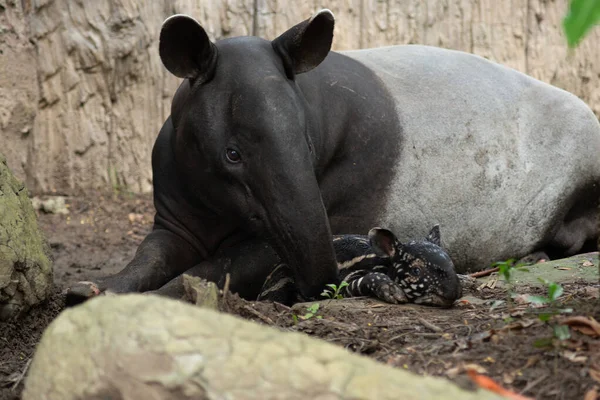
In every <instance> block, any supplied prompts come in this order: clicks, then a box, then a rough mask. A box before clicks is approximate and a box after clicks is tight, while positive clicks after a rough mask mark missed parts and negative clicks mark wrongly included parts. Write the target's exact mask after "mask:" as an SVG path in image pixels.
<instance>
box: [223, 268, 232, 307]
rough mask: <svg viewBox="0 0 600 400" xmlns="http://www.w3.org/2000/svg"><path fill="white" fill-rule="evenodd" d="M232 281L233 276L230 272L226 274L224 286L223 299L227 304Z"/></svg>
mask: <svg viewBox="0 0 600 400" xmlns="http://www.w3.org/2000/svg"><path fill="white" fill-rule="evenodd" d="M230 281H231V276H230V275H229V273H227V274H226V275H225V285H224V286H223V299H222V303H223V304H227V293H229V283H230Z"/></svg>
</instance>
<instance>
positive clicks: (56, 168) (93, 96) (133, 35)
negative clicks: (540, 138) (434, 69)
mask: <svg viewBox="0 0 600 400" xmlns="http://www.w3.org/2000/svg"><path fill="white" fill-rule="evenodd" d="M323 6H325V7H328V8H330V9H331V10H332V11H333V12H334V14H335V16H336V28H335V38H334V48H335V49H338V50H343V49H355V48H365V47H375V46H383V45H390V44H404V43H421V44H429V45H434V46H441V47H447V48H452V49H458V50H464V51H468V52H473V53H476V54H479V55H482V56H485V57H487V58H490V59H492V60H494V61H498V62H500V63H503V64H506V65H508V66H511V67H514V68H516V69H518V70H520V71H522V72H525V73H529V74H531V75H533V76H534V77H536V78H539V79H541V80H543V81H546V82H549V83H552V84H554V85H557V86H559V87H561V88H564V89H566V90H568V91H570V92H573V93H574V94H576V95H578V96H579V97H581V98H582V99H583V100H585V101H586V102H587V103H588V104H589V105H590V106H591V107H592V109H593V110H594V112H596V114H600V73H599V72H598V71H600V52H598V51H597V44H598V43H599V39H600V30H598V29H594V30H592V31H591V32H590V35H589V37H588V38H587V39H586V40H585V41H584V42H583V43H582V44H581V46H580V47H579V48H578V49H577V51H576V52H574V53H573V54H572V55H569V54H568V51H567V46H566V41H565V39H564V36H563V34H562V29H561V19H562V17H563V15H564V13H565V12H566V10H567V0H555V1H547V0H512V1H502V2H498V1H492V0H428V1H421V0H407V1H396V0H330V1H329V2H325V3H323V2H319V1H316V0H310V1H303V2H289V1H288V0H227V1H221V0H203V1H193V0H156V1H145V2H140V1H135V0H80V1H68V0H23V1H18V2H17V1H11V0H0V46H1V47H0V50H1V51H0V143H1V145H2V147H1V150H2V151H3V152H4V154H5V155H6V157H7V159H8V163H9V166H11V168H12V169H13V170H14V172H15V174H16V175H17V177H19V178H21V179H25V180H26V183H27V186H28V187H29V188H30V189H31V190H32V191H34V192H52V191H58V192H64V193H73V192H77V191H80V190H86V189H89V188H103V189H106V188H110V187H113V188H123V189H127V190H131V191H135V192H145V191H149V190H151V179H152V177H151V169H150V154H151V148H152V144H153V142H154V139H155V137H156V135H157V133H158V131H159V129H160V126H161V124H162V123H163V121H164V120H165V118H166V117H167V116H168V114H169V109H170V101H171V96H172V94H173V93H174V91H175V89H176V87H177V84H178V80H177V79H176V78H174V77H171V76H170V75H169V74H168V73H167V72H166V71H165V69H164V68H163V67H162V65H161V62H160V59H159V57H158V50H157V47H158V46H157V39H158V34H159V30H160V26H161V23H162V21H163V20H164V19H165V18H166V17H168V16H169V15H172V14H174V13H187V14H190V15H193V16H194V17H195V18H197V19H198V20H199V21H201V22H202V23H203V25H204V26H205V27H206V29H207V31H208V33H209V35H210V36H211V38H213V39H220V38H223V37H230V36H238V35H257V36H261V37H264V38H267V39H273V38H275V37H276V36H278V35H279V34H281V33H282V32H283V31H285V30H286V29H287V28H289V27H291V26H292V25H294V24H296V23H298V22H300V21H301V20H303V19H305V18H307V17H309V16H310V15H311V14H312V13H313V12H314V11H315V10H317V9H319V8H321V7H323Z"/></svg>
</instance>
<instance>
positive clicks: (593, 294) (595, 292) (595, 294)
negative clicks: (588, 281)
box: [583, 287, 600, 299]
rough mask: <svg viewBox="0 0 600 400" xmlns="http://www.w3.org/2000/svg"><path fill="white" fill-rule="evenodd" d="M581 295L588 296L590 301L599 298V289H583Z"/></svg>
mask: <svg viewBox="0 0 600 400" xmlns="http://www.w3.org/2000/svg"><path fill="white" fill-rule="evenodd" d="M583 293H584V295H585V296H588V297H590V298H592V299H598V298H600V288H598V287H585V288H584V289H583Z"/></svg>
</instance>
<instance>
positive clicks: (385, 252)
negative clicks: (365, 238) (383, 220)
mask: <svg viewBox="0 0 600 400" xmlns="http://www.w3.org/2000/svg"><path fill="white" fill-rule="evenodd" d="M369 241H370V243H371V247H372V248H373V250H374V251H375V253H376V254H377V255H379V256H387V257H393V256H394V255H396V246H399V245H400V242H399V241H398V239H397V238H396V235H394V234H393V233H392V231H390V230H388V229H383V228H373V229H371V230H370V231H369Z"/></svg>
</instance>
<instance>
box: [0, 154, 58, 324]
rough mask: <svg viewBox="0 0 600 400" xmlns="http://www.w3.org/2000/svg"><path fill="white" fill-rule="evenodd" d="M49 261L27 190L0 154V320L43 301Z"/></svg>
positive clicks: (48, 284)
mask: <svg viewBox="0 0 600 400" xmlns="http://www.w3.org/2000/svg"><path fill="white" fill-rule="evenodd" d="M51 290H52V264H51V262H50V259H49V258H48V247H47V245H46V242H45V240H44V238H43V236H42V234H41V232H40V231H39V229H38V225H37V220H36V216H35V212H34V211H33V206H32V205H31V201H30V200H29V197H28V195H27V189H26V188H25V185H23V183H21V182H19V181H18V180H17V179H16V178H15V177H14V176H13V175H12V173H11V172H10V170H9V169H8V166H7V165H6V159H5V158H4V156H3V155H2V154H0V320H2V319H6V318H9V317H11V316H13V315H15V314H17V313H19V312H20V311H23V310H26V309H27V308H28V307H30V306H32V305H34V304H37V303H39V302H40V301H42V300H44V299H45V298H46V297H47V296H48V295H49V294H50V292H51Z"/></svg>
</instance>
